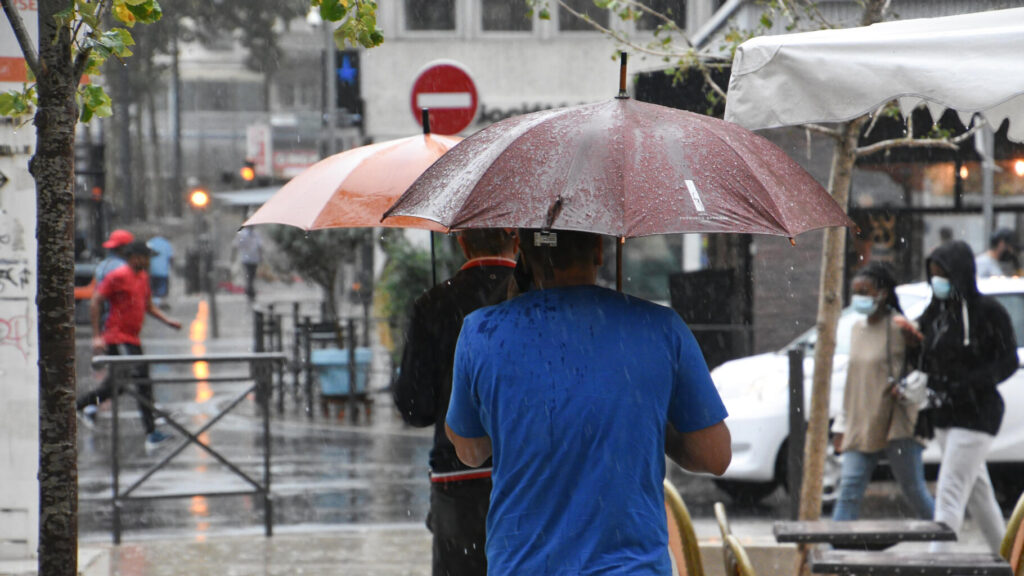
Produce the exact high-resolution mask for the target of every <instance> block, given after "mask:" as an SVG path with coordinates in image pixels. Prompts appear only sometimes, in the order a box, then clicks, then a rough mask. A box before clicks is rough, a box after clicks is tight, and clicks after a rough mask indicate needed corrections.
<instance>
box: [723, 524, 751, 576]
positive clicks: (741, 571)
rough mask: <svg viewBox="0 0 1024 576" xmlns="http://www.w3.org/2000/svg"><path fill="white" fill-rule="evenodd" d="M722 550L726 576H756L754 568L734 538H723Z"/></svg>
mask: <svg viewBox="0 0 1024 576" xmlns="http://www.w3.org/2000/svg"><path fill="white" fill-rule="evenodd" d="M722 550H724V551H725V557H726V563H725V574H726V576H757V573H756V572H754V566H753V565H752V564H751V563H750V557H749V556H747V551H746V550H744V549H743V546H742V545H741V544H740V541H739V540H738V539H737V538H736V537H735V536H733V535H732V534H728V535H726V536H725V539H724V541H723V542H722Z"/></svg>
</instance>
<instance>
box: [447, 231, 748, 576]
mask: <svg viewBox="0 0 1024 576" xmlns="http://www.w3.org/2000/svg"><path fill="white" fill-rule="evenodd" d="M519 234H520V250H521V253H522V256H523V258H524V260H523V264H524V265H525V267H526V269H527V270H528V273H529V274H530V275H531V276H532V282H533V286H534V288H535V289H534V290H530V291H527V292H526V293H524V294H522V295H521V296H519V297H517V298H514V299H512V300H510V301H508V302H506V303H504V304H501V305H498V306H492V307H488V308H482V309H480V310H478V311H476V312H474V313H472V314H470V315H469V316H467V317H466V320H465V323H464V324H463V327H462V332H461V335H460V337H459V342H458V346H457V349H456V354H455V366H454V376H453V381H452V396H451V403H450V406H449V409H448V416H447V433H448V436H449V438H450V439H451V440H452V442H453V444H454V445H455V449H456V451H457V453H458V456H459V458H460V459H461V460H462V461H463V462H465V463H466V464H468V465H470V466H478V465H480V464H481V463H482V462H484V461H485V460H486V459H487V458H488V457H489V456H492V452H493V471H492V480H493V489H492V492H491V508H490V512H489V513H488V516H487V561H488V567H489V573H490V574H531V575H543V574H591V573H601V574H629V575H665V574H668V573H669V572H670V570H671V561H670V559H669V552H668V531H667V527H666V518H665V508H664V496H663V489H662V481H663V479H664V477H665V459H664V456H663V455H665V454H667V455H668V456H669V457H671V458H672V459H673V460H674V461H675V462H676V463H678V464H679V465H680V466H683V467H684V468H686V469H687V470H690V471H694V472H710V473H712V474H716V475H720V474H722V473H723V472H725V469H726V468H727V467H728V465H729V461H730V460H731V458H732V453H731V449H730V436H729V429H728V428H727V427H726V425H725V422H724V419H725V417H726V411H725V407H724V406H723V404H722V401H721V399H720V398H719V396H718V393H717V391H716V390H715V388H714V385H713V384H712V382H711V377H710V375H709V374H708V369H707V365H706V364H705V362H704V358H703V356H702V355H701V351H700V348H699V347H698V346H697V343H696V340H695V339H694V338H693V334H692V333H691V332H690V330H689V329H688V328H687V327H686V325H685V324H684V323H683V321H682V320H681V319H680V318H679V316H678V315H676V313H675V312H673V311H672V310H670V309H668V308H665V307H662V306H658V305H655V304H652V303H650V302H646V301H643V300H639V299H636V298H633V297H630V296H626V295H624V294H620V293H617V292H613V291H611V290H607V289H604V288H599V287H597V286H595V285H594V284H595V282H596V280H597V271H598V268H599V266H600V264H601V261H602V247H601V237H600V236H598V235H595V234H587V233H582V232H563V231H558V232H551V233H544V232H540V231H536V230H520V232H519Z"/></svg>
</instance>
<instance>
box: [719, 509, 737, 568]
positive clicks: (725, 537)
mask: <svg viewBox="0 0 1024 576" xmlns="http://www.w3.org/2000/svg"><path fill="white" fill-rule="evenodd" d="M715 520H718V530H719V531H720V532H721V533H722V562H723V563H724V564H725V576H738V574H739V572H738V570H739V567H738V565H737V561H736V556H735V554H733V553H732V552H731V551H730V550H729V537H730V536H732V527H731V526H730V525H729V516H728V515H726V513H725V504H722V503H721V502H715Z"/></svg>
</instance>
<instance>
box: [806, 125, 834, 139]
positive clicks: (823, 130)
mask: <svg viewBox="0 0 1024 576" xmlns="http://www.w3.org/2000/svg"><path fill="white" fill-rule="evenodd" d="M800 127H801V128H803V129H804V130H807V131H808V132H814V133H816V134H822V135H824V136H828V137H829V138H832V139H833V140H838V139H839V137H840V136H842V132H840V131H839V130H836V129H835V128H829V127H827V126H822V125H821V124H804V125H802V126H800Z"/></svg>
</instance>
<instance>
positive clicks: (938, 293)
mask: <svg viewBox="0 0 1024 576" xmlns="http://www.w3.org/2000/svg"><path fill="white" fill-rule="evenodd" d="M931 284H932V294H935V297H936V298H938V299H939V300H948V299H949V295H950V294H951V293H952V292H953V284H951V283H950V281H949V278H944V277H942V276H932V281H931Z"/></svg>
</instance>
